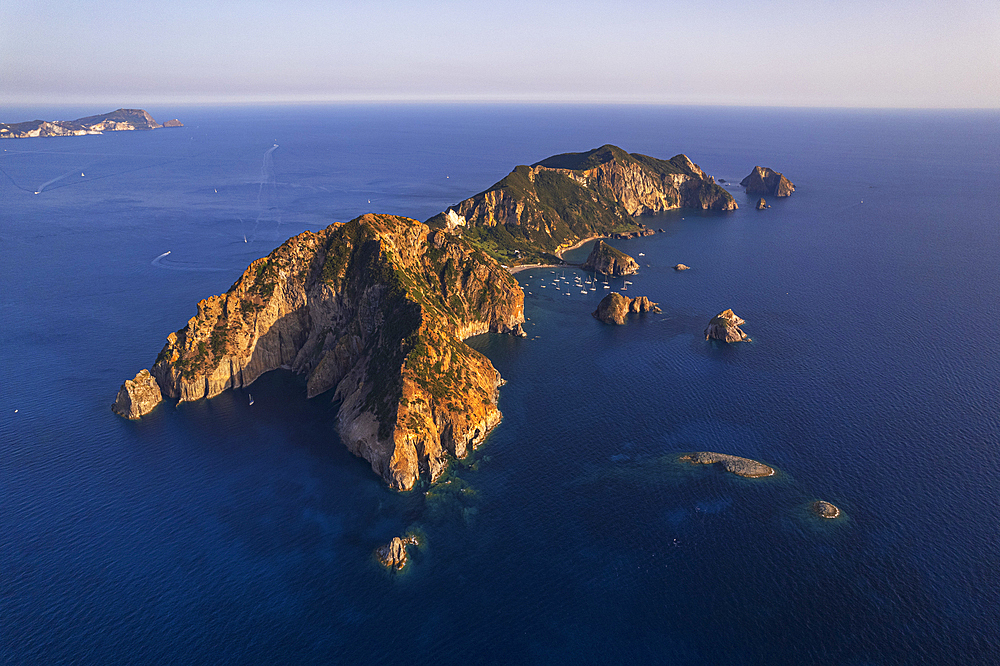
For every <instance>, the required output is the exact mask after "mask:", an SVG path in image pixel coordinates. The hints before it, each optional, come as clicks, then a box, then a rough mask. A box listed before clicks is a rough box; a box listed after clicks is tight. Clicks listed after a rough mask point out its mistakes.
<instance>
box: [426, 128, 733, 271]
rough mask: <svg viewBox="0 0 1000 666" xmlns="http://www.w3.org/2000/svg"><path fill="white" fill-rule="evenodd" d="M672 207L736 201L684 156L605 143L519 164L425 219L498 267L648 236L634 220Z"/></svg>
mask: <svg viewBox="0 0 1000 666" xmlns="http://www.w3.org/2000/svg"><path fill="white" fill-rule="evenodd" d="M676 208H695V209H698V210H720V211H721V210H734V209H735V208H736V201H735V200H734V199H733V197H732V195H730V194H729V193H728V192H726V190H725V189H724V188H722V187H721V186H720V185H718V184H716V182H715V180H714V179H713V178H712V177H711V176H709V175H707V174H706V173H705V172H704V171H702V170H701V168H700V167H698V165H696V164H695V163H694V162H692V161H691V160H690V159H688V158H687V157H686V156H685V155H677V156H676V157H673V158H672V159H669V160H659V159H656V158H653V157H649V156H646V155H640V154H638V153H632V154H629V153H627V152H625V151H624V150H622V149H621V148H618V147H617V146H611V145H606V146H601V147H600V148H595V149H594V150H590V151H587V152H585V153H566V154H563V155H554V156H552V157H549V158H547V159H544V160H542V161H541V162H537V163H535V164H533V165H531V166H519V167H517V168H515V169H514V171H512V172H511V173H510V174H509V175H507V177H505V178H504V179H503V180H501V181H500V182H498V183H496V184H495V185H493V186H492V187H490V188H489V189H488V190H486V191H484V192H480V193H479V194H477V195H475V196H473V197H470V198H468V199H466V200H465V201H462V202H460V203H458V204H455V205H454V206H452V207H451V208H449V209H448V210H447V211H445V212H444V213H441V214H439V215H437V216H435V217H433V218H431V219H430V220H428V224H430V225H431V226H432V227H437V226H440V227H446V226H449V225H450V226H452V227H455V226H457V227H461V228H462V229H463V231H462V233H464V234H465V235H466V236H467V237H469V238H472V239H475V240H477V241H478V242H481V243H483V245H484V247H487V248H489V250H490V252H491V253H492V254H493V255H494V256H495V257H496V258H497V259H499V260H500V261H501V263H504V264H515V263H519V264H530V263H546V262H549V263H556V262H555V261H552V259H553V258H555V255H556V253H557V251H558V250H559V249H560V248H565V247H570V246H572V245H573V244H575V243H577V242H579V241H580V240H583V239H586V238H592V237H594V236H610V235H612V234H619V235H620V237H634V236H640V235H648V234H650V233H653V231H652V230H651V229H646V228H645V227H644V226H643V225H642V224H640V223H638V222H637V221H636V219H635V218H636V217H637V216H640V215H643V214H646V213H659V212H662V211H666V210H673V209H676ZM630 227H631V228H630Z"/></svg>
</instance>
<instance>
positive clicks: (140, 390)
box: [111, 370, 163, 420]
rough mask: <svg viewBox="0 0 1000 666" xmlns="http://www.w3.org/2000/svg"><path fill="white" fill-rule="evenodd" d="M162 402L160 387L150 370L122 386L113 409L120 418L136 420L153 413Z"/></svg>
mask: <svg viewBox="0 0 1000 666" xmlns="http://www.w3.org/2000/svg"><path fill="white" fill-rule="evenodd" d="M162 400H163V396H162V395H161V393H160V387H159V385H158V384H157V383H156V380H155V379H153V376H152V375H151V374H149V370H140V371H139V374H137V375H136V376H135V378H134V379H126V380H125V383H124V384H122V387H121V388H120V389H119V390H118V397H117V398H116V399H115V401H114V403H113V404H112V405H111V409H112V411H114V413H115V414H118V415H119V416H123V417H125V418H127V419H133V420H134V419H138V418H141V417H143V416H145V415H146V414H148V413H150V412H151V411H153V408H154V407H156V406H157V405H158V404H160V402H161V401H162Z"/></svg>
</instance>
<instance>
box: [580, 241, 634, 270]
mask: <svg viewBox="0 0 1000 666" xmlns="http://www.w3.org/2000/svg"><path fill="white" fill-rule="evenodd" d="M581 268H583V270H585V271H596V272H598V273H603V274H605V275H610V276H612V277H622V276H623V275H631V274H632V273H635V272H636V271H637V270H639V264H638V263H637V262H636V260H635V259H633V258H632V257H630V256H628V255H627V254H625V253H624V252H622V251H621V250H618V249H616V248H613V247H611V246H610V245H608V244H607V243H605V242H604V241H602V240H598V241H597V242H596V243H594V248H593V249H592V250H591V251H590V256H588V257H587V260H586V261H585V262H583V266H581Z"/></svg>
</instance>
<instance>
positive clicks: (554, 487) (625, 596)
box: [0, 106, 1000, 664]
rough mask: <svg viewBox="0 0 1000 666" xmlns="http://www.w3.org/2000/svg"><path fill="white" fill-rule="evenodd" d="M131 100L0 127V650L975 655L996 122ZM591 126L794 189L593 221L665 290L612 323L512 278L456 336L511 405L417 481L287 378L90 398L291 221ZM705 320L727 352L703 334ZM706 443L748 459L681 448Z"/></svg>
mask: <svg viewBox="0 0 1000 666" xmlns="http://www.w3.org/2000/svg"><path fill="white" fill-rule="evenodd" d="M73 111H75V110H46V109H41V110H37V113H36V112H35V110H24V113H23V114H20V113H18V112H17V110H15V111H12V112H11V113H14V114H15V115H18V116H19V117H17V118H12V119H13V120H19V119H22V118H20V115H24V118H28V117H36V116H38V117H53V118H56V117H60V118H61V117H76V116H78V115H83V114H84V112H90V110H82V111H81V112H80V113H73ZM150 111H151V112H152V113H153V115H154V117H158V118H159V117H160V116H163V117H175V116H176V117H179V118H181V119H182V120H183V121H184V122H185V123H186V125H187V126H186V127H185V128H183V129H179V130H169V131H167V130H164V131H157V132H153V133H138V132H135V133H120V134H107V135H103V136H94V137H78V138H71V139H37V140H25V141H9V142H5V143H4V144H3V145H2V146H0V149H4V151H5V152H3V153H0V168H2V170H3V171H2V173H0V267H2V268H0V307H2V311H3V312H4V316H3V317H2V318H0V345H2V347H0V348H2V350H3V353H2V354H0V441H2V442H3V447H4V453H3V455H2V456H0V534H3V535H4V537H3V538H2V539H0V563H2V567H0V580H2V588H0V635H2V636H3V641H0V660H2V661H4V662H7V663H57V662H73V663H95V664H96V663H101V664H108V663H137V662H153V661H157V662H161V661H172V662H178V663H241V664H243V663H275V662H279V663H329V662H334V663H339V662H345V663H346V662H360V663H375V662H384V661H386V660H387V659H400V658H402V659H407V660H408V661H411V662H414V663H428V662H437V663H458V662H474V663H482V662H490V663H509V662H570V661H572V662H577V663H579V662H583V663H607V662H611V661H624V660H626V659H645V660H648V661H655V662H658V663H676V664H719V663H725V664H779V663H787V664H804V663H817V664H908V663H968V662H978V663H991V662H994V661H997V660H998V658H1000V632H998V630H997V628H996V623H995V622H994V621H993V620H992V618H993V616H994V615H995V608H997V606H998V602H1000V599H998V592H997V590H998V589H1000V581H998V579H997V574H996V570H997V564H998V562H1000V547H998V542H997V538H996V526H997V524H998V519H1000V510H998V508H997V505H996V502H995V498H996V496H997V492H998V490H1000V464H998V453H997V446H998V440H1000V437H998V423H997V404H998V397H1000V390H998V389H1000V386H998V377H1000V373H998V370H1000V367H998V365H1000V355H998V352H997V348H996V346H995V344H993V342H992V338H993V335H992V329H991V326H992V324H991V322H992V321H993V319H994V318H995V315H996V311H997V300H998V292H997V285H998V284H1000V281H998V278H1000V275H998V273H1000V268H998V266H1000V263H998V261H997V259H998V257H1000V253H998V249H1000V247H998V245H1000V241H998V237H997V234H996V225H995V219H996V215H995V211H996V210H997V209H998V204H1000V194H998V192H1000V190H998V189H997V188H996V173H997V167H998V163H997V157H996V156H997V155H998V154H1000V117H998V116H997V115H996V114H995V113H993V114H990V113H944V112H940V113H915V112H913V113H903V112H892V113H890V112H882V113H867V112H849V111H842V112H825V111H795V110H782V111H777V110H740V109H671V108H666V109H664V108H643V107H622V108H618V107H582V108H523V107H425V106H414V107H405V106H403V107H391V108H370V107H308V108H263V109H248V108H231V109H206V108H188V109H184V108H180V109H163V110H157V109H150ZM608 142H611V143H615V144H618V145H621V146H623V147H624V148H626V149H628V150H630V151H634V152H642V153H647V154H651V155H654V156H658V157H670V156H672V155H674V154H676V153H678V152H684V153H686V154H688V155H689V156H691V157H692V159H694V161H695V162H697V163H698V164H700V165H701V166H702V167H703V168H704V169H705V170H706V171H708V172H709V173H711V174H713V175H715V176H716V177H717V178H722V179H726V180H727V181H737V182H738V181H739V179H740V178H742V177H743V176H745V175H746V174H747V173H748V172H749V171H750V169H751V168H752V167H753V166H754V165H755V164H763V165H766V166H772V167H774V168H776V169H778V170H780V171H783V172H784V173H785V174H786V175H788V176H789V178H791V179H792V180H793V181H794V182H795V184H796V187H797V191H796V193H795V194H794V195H793V196H792V197H791V198H789V199H787V200H781V201H778V200H775V201H772V202H771V203H772V208H770V209H769V210H766V211H763V212H758V211H755V210H753V208H752V206H750V205H748V204H750V203H751V202H750V201H749V200H748V199H747V198H746V197H745V195H744V194H742V192H740V190H739V188H733V190H732V191H733V193H734V195H735V196H736V198H737V200H738V201H739V203H740V205H741V208H740V210H738V211H736V212H734V213H730V214H701V213H694V212H689V211H684V212H676V213H671V214H669V215H665V216H662V217H660V218H657V219H655V220H652V221H651V222H650V225H651V226H653V227H662V228H663V229H664V233H662V234H657V235H656V236H653V237H648V238H644V239H635V240H630V241H615V242H614V244H615V245H616V246H617V247H619V248H620V249H622V250H624V251H626V252H628V253H629V254H631V255H632V256H634V257H636V258H637V259H639V261H640V263H641V264H642V269H641V271H640V272H639V273H638V274H637V275H636V276H634V277H633V278H632V280H631V282H632V284H631V285H629V288H628V291H627V292H626V293H628V294H630V295H639V294H641V295H647V296H649V297H650V298H651V299H652V300H654V301H656V302H658V303H660V306H661V308H662V309H663V312H662V313H661V314H654V315H648V316H645V317H637V318H634V319H633V320H632V321H630V322H629V324H628V325H626V326H622V327H612V326H605V325H602V324H600V323H598V322H597V321H596V320H594V319H593V318H592V317H591V316H590V312H591V311H592V310H593V309H594V308H595V307H596V304H597V301H598V300H599V298H600V297H601V296H602V295H603V293H606V292H605V290H603V289H601V290H599V291H596V292H589V291H588V293H587V294H581V293H579V292H580V289H577V288H574V289H573V290H572V291H571V292H570V295H569V296H566V295H563V293H562V290H560V291H559V292H556V291H555V289H554V287H555V286H556V285H553V284H552V280H553V279H554V278H557V277H558V278H563V277H564V276H563V270H562V269H559V270H558V271H557V272H556V273H552V272H551V270H553V269H535V270H530V271H526V272H523V273H519V274H518V279H519V280H520V281H521V283H522V284H523V285H524V286H525V289H526V290H527V291H529V292H531V293H530V294H529V295H528V296H527V299H526V315H527V316H528V317H529V319H530V321H529V322H528V325H527V326H526V330H527V332H528V334H529V338H528V339H513V338H509V337H496V336H494V337H491V336H482V337H479V338H476V339H473V340H471V341H470V343H471V344H473V346H475V347H476V348H477V349H480V350H481V351H483V352H484V353H486V354H487V356H489V357H490V359H491V360H492V361H493V362H494V364H495V365H496V366H497V368H498V369H499V370H500V372H501V373H502V374H503V376H504V377H505V378H506V379H507V380H508V382H509V383H508V384H507V385H506V386H505V387H504V388H503V389H502V391H501V396H500V407H501V409H502V410H503V412H504V416H505V418H504V421H503V423H502V425H501V426H500V427H499V428H498V429H497V430H496V431H494V433H493V434H492V435H491V436H490V437H489V439H488V440H487V442H486V444H485V445H484V446H483V447H482V448H481V449H480V450H479V451H478V452H477V453H476V454H475V455H474V456H472V457H471V458H470V459H469V460H467V461H462V462H460V463H457V464H456V465H455V466H454V467H453V469H452V471H451V474H450V475H449V477H448V479H447V482H446V483H443V484H440V485H438V486H436V487H435V488H433V489H431V491H430V492H428V493H426V494H425V493H423V492H420V493H407V494H393V493H390V492H389V491H387V490H385V489H384V488H383V487H382V486H381V484H380V483H379V481H378V480H377V479H376V478H375V477H374V475H373V474H372V473H371V471H370V469H369V467H368V465H367V463H365V462H364V461H361V460H359V459H356V458H354V457H353V456H351V455H350V454H348V453H347V452H346V450H344V448H343V447H342V446H341V445H340V444H339V442H338V441H337V440H336V435H335V434H334V432H333V418H334V414H335V412H334V408H333V406H332V405H330V404H329V403H328V402H327V401H326V400H325V399H315V400H311V401H306V400H305V399H304V397H303V393H304V391H303V386H302V382H301V379H300V378H297V377H294V376H292V375H291V374H289V373H284V372H276V373H271V374H269V375H267V376H265V377H264V378H262V379H261V380H259V381H258V382H257V383H256V384H254V386H253V387H252V389H251V390H252V393H253V396H254V404H253V406H250V405H249V404H248V399H247V392H246V391H245V390H243V391H235V392H228V393H225V394H223V395H221V396H219V397H218V398H215V399H213V400H210V401H202V402H199V403H193V404H186V405H183V406H181V407H179V408H173V407H169V406H165V407H161V408H159V409H158V410H156V411H155V412H154V413H153V414H151V415H150V416H148V417H147V418H145V419H144V420H143V421H141V422H139V423H128V422H125V421H122V420H120V419H118V418H116V417H114V415H113V414H112V413H111V412H110V409H109V405H110V402H111V401H112V399H113V397H114V394H115V392H116V391H117V389H118V386H119V385H120V383H121V381H122V380H123V379H124V378H126V377H131V376H132V375H133V374H134V373H135V372H136V371H137V370H139V369H141V368H143V367H148V366H149V364H150V363H151V362H152V361H153V359H154V358H155V356H156V353H157V351H158V350H159V348H160V347H161V346H162V343H163V339H164V337H165V336H166V334H167V333H168V332H170V331H173V330H176V329H177V328H180V327H181V326H183V325H184V323H185V322H186V320H187V319H188V318H189V317H190V316H192V315H193V314H194V312H195V304H196V302H197V300H199V299H200V298H204V297H206V296H209V295H211V294H215V293H220V292H222V291H224V290H225V289H227V288H228V287H229V285H230V284H231V283H232V282H233V280H235V279H236V277H237V276H238V275H239V273H240V272H241V271H242V269H243V268H244V267H245V266H246V265H247V264H248V263H249V262H250V261H251V260H252V259H254V258H256V257H258V256H263V255H264V254H266V253H267V252H268V251H270V250H271V249H272V248H273V247H275V246H276V245H278V244H279V243H280V242H281V241H283V240H284V239H285V238H287V237H288V236H290V235H292V234H294V233H297V232H299V231H302V230H305V229H317V228H321V227H322V226H325V225H326V224H328V223H330V222H331V221H334V220H345V219H350V218H352V217H354V216H356V215H358V214H360V213H363V212H366V211H369V210H372V211H378V212H390V213H399V214H407V215H410V216H413V217H416V218H419V219H426V218H428V217H430V216H431V215H432V214H434V213H436V212H438V211H440V210H442V209H443V208H444V207H446V206H447V205H449V204H453V203H456V202H458V201H459V200H461V199H463V198H464V197H466V196H468V195H470V194H472V193H475V192H478V191H480V190H482V189H484V188H486V187H487V186H489V185H490V184H492V183H493V182H495V181H496V180H498V179H499V178H501V177H502V176H503V175H504V174H506V173H507V172H508V171H509V170H510V169H511V168H512V167H513V166H514V165H515V164H519V163H531V162H534V161H537V160H538V159H541V158H543V157H546V156H548V155H551V154H554V153H558V152H564V151H568V150H574V151H575V150H585V149H588V148H592V147H595V146H598V145H601V144H603V143H608ZM275 144H277V145H278V148H276V149H273V150H272V148H273V147H274V145H275ZM81 174H83V175H81ZM38 190H41V192H40V194H37V195H36V194H34V192H35V191H38ZM369 202H370V203H369ZM862 202H863V203H862ZM587 250H588V248H586V247H584V248H581V249H580V250H577V251H575V253H574V254H572V255H570V256H569V257H568V258H570V259H573V258H574V257H576V258H582V257H584V256H586V253H587ZM168 251H169V252H170V254H167V255H164V253H166V252H168ZM640 254H642V255H643V256H639V255H640ZM678 262H683V263H685V264H688V265H690V266H692V267H693V268H692V270H690V271H686V272H683V273H677V272H675V271H673V270H672V269H671V268H670V267H671V266H673V265H674V264H676V263H678ZM576 275H580V276H581V277H582V276H583V274H582V273H579V272H578V271H576V270H575V269H572V268H567V269H566V270H565V279H566V280H570V281H572V280H573V278H574V276H576ZM618 282H620V281H618ZM542 284H545V285H546V288H545V289H542V288H541V286H542ZM561 284H563V283H560V286H561ZM614 284H615V286H616V287H617V286H618V283H617V282H616V283H614ZM553 292H555V294H558V295H555V294H553ZM602 292H603V293H602ZM725 308H733V309H734V310H735V311H736V312H737V314H739V315H740V316H742V317H744V318H745V319H746V320H747V325H746V326H745V330H746V331H747V332H748V333H749V334H750V335H751V336H752V337H753V342H752V343H749V344H741V345H734V346H728V347H727V346H723V345H719V344H716V343H709V342H705V340H704V338H703V336H702V335H701V331H702V329H703V328H704V326H705V324H706V323H707V321H708V319H709V318H710V317H711V316H712V315H714V314H716V313H717V312H719V311H720V310H722V309H725ZM15 410H17V411H16V412H15ZM699 449H708V450H717V451H722V452H725V453H732V454H737V455H744V456H749V457H753V458H757V459H760V460H762V461H764V462H766V463H768V464H770V465H772V466H774V467H775V468H777V469H778V470H779V474H777V475H776V476H775V477H771V478H768V479H762V480H757V481H749V480H744V479H739V478H736V477H731V476H726V475H725V474H723V473H720V472H716V471H715V470H710V469H703V468H692V467H688V466H683V465H680V464H678V463H677V461H676V457H677V455H678V454H679V453H680V452H683V451H690V450H699ZM815 499H826V500H829V501H832V502H834V503H836V504H837V505H838V506H840V507H841V509H842V510H843V511H844V514H845V515H844V518H843V519H841V520H838V521H834V522H829V521H828V522H823V521H819V520H818V519H816V518H814V517H813V516H811V515H810V514H809V513H808V511H807V506H808V504H809V503H810V502H811V501H813V500H815ZM406 529H416V530H419V531H420V532H421V533H422V534H423V535H424V537H425V539H424V541H425V545H424V546H422V547H421V548H420V549H419V551H418V552H416V553H415V554H414V558H413V560H414V561H413V565H412V566H411V567H408V569H407V570H405V571H404V572H403V573H402V574H401V575H390V574H387V573H385V572H383V571H382V570H380V569H379V568H378V567H377V566H376V565H375V564H374V562H373V560H372V557H371V553H372V550H373V549H374V548H375V546H377V545H379V544H380V543H381V542H384V541H385V540H387V539H388V538H389V537H391V536H393V535H395V534H399V533H401V532H402V531H403V530H406Z"/></svg>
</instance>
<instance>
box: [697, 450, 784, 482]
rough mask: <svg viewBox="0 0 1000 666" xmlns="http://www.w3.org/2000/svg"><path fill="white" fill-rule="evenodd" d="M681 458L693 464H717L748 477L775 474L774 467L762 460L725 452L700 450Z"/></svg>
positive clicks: (733, 472)
mask: <svg viewBox="0 0 1000 666" xmlns="http://www.w3.org/2000/svg"><path fill="white" fill-rule="evenodd" d="M680 459H681V460H684V461H687V462H690V463H691V464H692V465H715V464H718V465H720V466H721V467H722V469H724V470H726V471H727V472H729V473H731V474H736V475H737V476H742V477H745V478H747V479H758V478H760V477H764V476H771V475H773V474H774V469H773V468H772V467H768V466H767V465H765V464H764V463H762V462H757V461H756V460H751V459H750V458H740V457H739V456H731V455H727V454H725V453H713V452H712V451H698V452H696V453H690V454H687V455H683V456H681V457H680Z"/></svg>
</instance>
